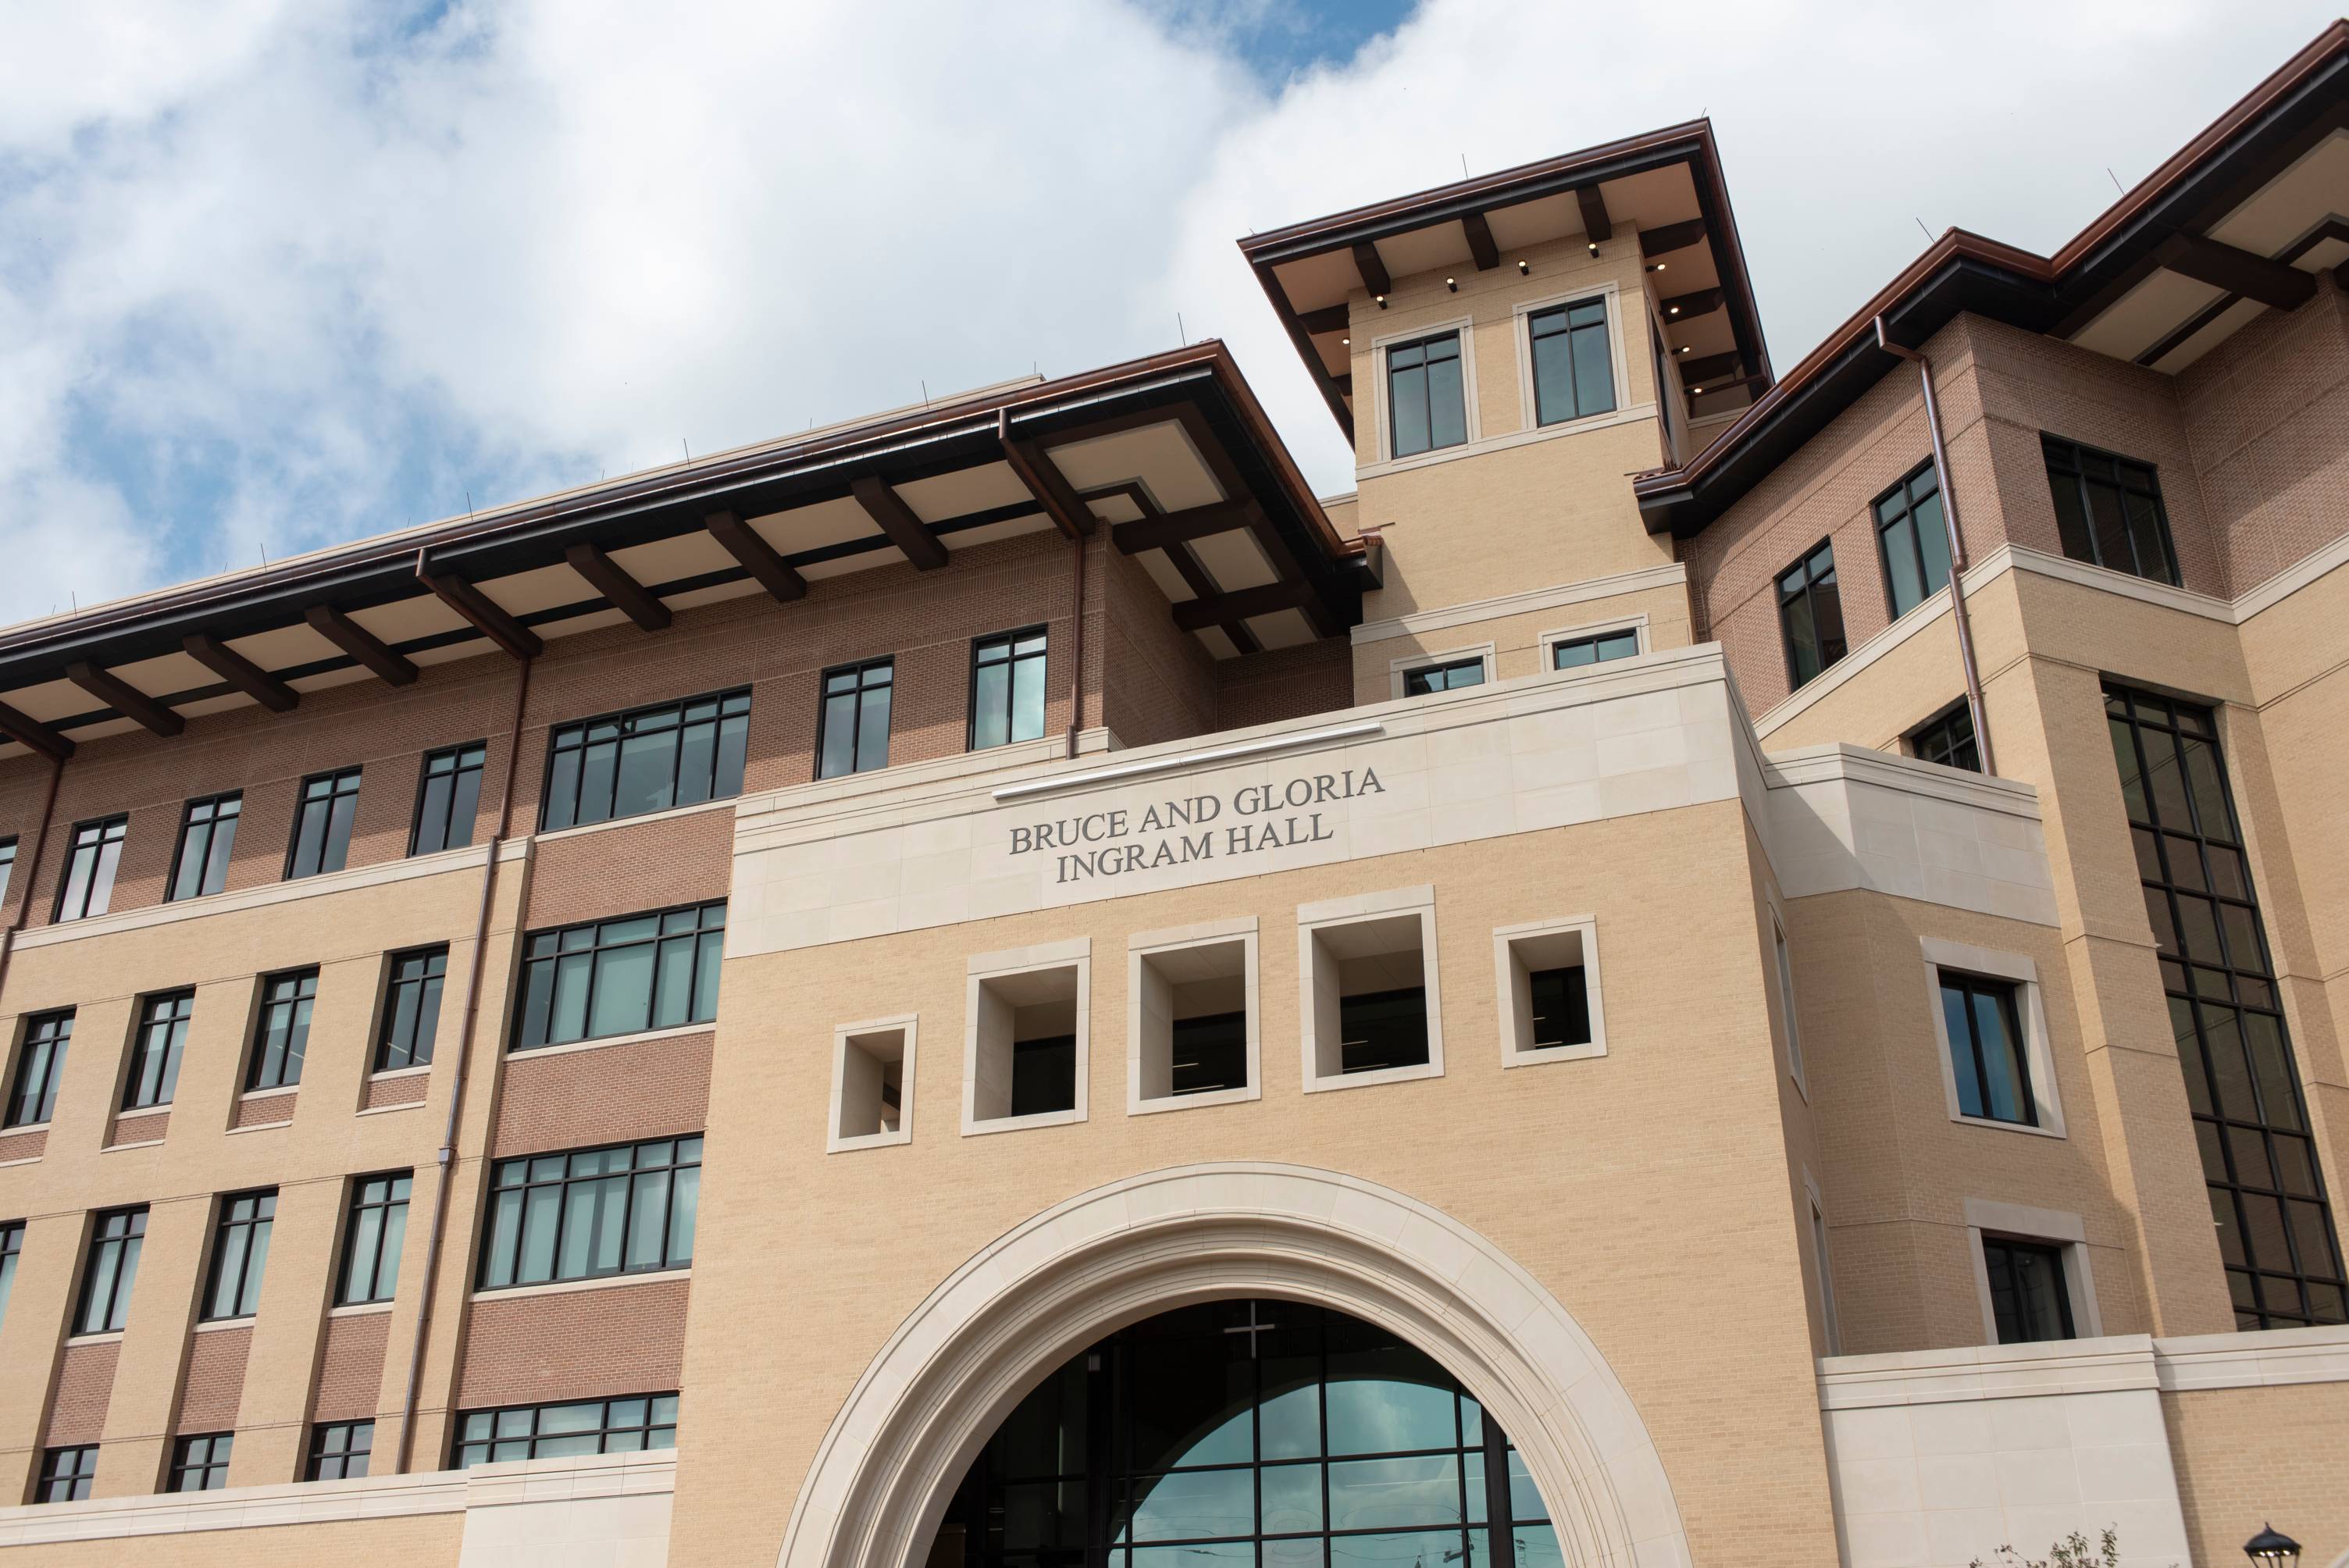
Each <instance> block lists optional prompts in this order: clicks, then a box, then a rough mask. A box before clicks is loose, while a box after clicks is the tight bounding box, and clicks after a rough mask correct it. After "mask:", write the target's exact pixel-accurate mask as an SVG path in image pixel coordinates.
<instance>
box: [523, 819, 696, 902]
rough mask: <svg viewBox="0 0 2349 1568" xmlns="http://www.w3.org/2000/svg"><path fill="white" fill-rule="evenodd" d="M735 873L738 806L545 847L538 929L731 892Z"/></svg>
mask: <svg viewBox="0 0 2349 1568" xmlns="http://www.w3.org/2000/svg"><path fill="white" fill-rule="evenodd" d="M733 874H734V813H733V812H731V811H730V810H722V809H721V810H710V811H697V812H693V813H690V814H688V815H687V816H682V817H671V818H667V819H666V820H661V821H655V822H633V823H624V824H620V825H616V826H614V827H611V828H606V829H604V830H599V831H596V832H593V833H584V834H581V835H579V836H577V837H575V838H555V839H550V840H548V841H544V842H543V843H541V844H540V845H539V846H538V859H537V863H536V865H535V866H533V869H532V872H531V882H530V910H529V913H528V914H527V915H526V916H525V917H524V923H525V924H526V925H527V926H529V927H530V928H531V929H532V930H540V929H543V928H544V927H546V926H550V925H568V924H570V923H573V922H574V921H581V920H605V919H609V918H610V917H612V916H614V915H621V914H634V913H638V912H640V911H643V910H648V909H661V908H665V907H667V905H670V904H677V903H700V902H702V901H704V900H707V899H714V898H724V897H725V896H726V890H727V887H728V884H729V883H730V882H731V881H732V879H733Z"/></svg>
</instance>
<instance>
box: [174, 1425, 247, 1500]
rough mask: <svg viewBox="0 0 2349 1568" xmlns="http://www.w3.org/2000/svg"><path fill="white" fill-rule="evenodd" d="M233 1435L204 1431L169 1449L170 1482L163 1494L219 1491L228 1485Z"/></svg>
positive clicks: (233, 1441) (234, 1435)
mask: <svg viewBox="0 0 2349 1568" xmlns="http://www.w3.org/2000/svg"><path fill="white" fill-rule="evenodd" d="M235 1442H236V1434H235V1433H233V1432H205V1433H202V1435H200V1436H197V1437H192V1438H181V1439H180V1440H179V1441H178V1442H177V1443H174V1444H173V1445H172V1446H171V1484H170V1485H168V1486H166V1487H165V1488H164V1489H163V1490H164V1491H220V1490H221V1489H222V1487H224V1486H226V1485H228V1456H229V1449H231V1448H232V1447H233V1445H234V1444H235Z"/></svg>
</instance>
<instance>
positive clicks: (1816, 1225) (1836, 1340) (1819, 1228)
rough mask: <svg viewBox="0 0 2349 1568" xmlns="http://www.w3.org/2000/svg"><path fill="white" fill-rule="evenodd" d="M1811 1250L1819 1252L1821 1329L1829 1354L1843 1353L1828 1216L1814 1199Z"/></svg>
mask: <svg viewBox="0 0 2349 1568" xmlns="http://www.w3.org/2000/svg"><path fill="white" fill-rule="evenodd" d="M1811 1251H1812V1252H1813V1253H1816V1254H1817V1257H1818V1264H1819V1329H1820V1333H1821V1336H1822V1337H1823V1338H1825V1339H1826V1346H1827V1354H1828V1355H1830V1356H1840V1355H1842V1354H1843V1327H1842V1326H1841V1325H1840V1324H1838V1323H1837V1321H1836V1302H1835V1269H1834V1267H1833V1266H1832V1265H1830V1264H1829V1263H1828V1262H1827V1217H1826V1213H1825V1212H1822V1211H1821V1210H1820V1208H1819V1205H1818V1202H1817V1201H1816V1199H1814V1200H1813V1201H1812V1202H1811Z"/></svg>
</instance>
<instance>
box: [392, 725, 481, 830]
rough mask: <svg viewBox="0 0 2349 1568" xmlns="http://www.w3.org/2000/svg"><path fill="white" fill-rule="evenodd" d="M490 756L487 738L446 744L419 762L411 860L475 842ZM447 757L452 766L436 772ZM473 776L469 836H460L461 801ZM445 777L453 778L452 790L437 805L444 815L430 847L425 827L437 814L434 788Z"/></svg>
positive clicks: (467, 823)
mask: <svg viewBox="0 0 2349 1568" xmlns="http://www.w3.org/2000/svg"><path fill="white" fill-rule="evenodd" d="M489 755H490V743H489V742H488V741H486V740H468V741H465V742H464V743H462V744H461V745H458V746H443V747H440V748H437V749H435V750H431V751H428V752H426V753H425V754H424V759H423V760H422V761H421V762H420V763H419V764H418V765H417V770H416V806H415V809H414V810H412V811H410V812H409V820H408V853H409V857H410V858H411V859H412V858H413V857H415V856H417V855H437V854H439V853H440V851H443V850H461V849H464V848H466V847H467V846H469V845H470V844H471V843H472V841H473V828H474V826H475V824H476V823H477V822H478V821H479V820H480V819H481V777H482V771H483V769H484V768H485V766H486V765H487V763H488V761H489ZM444 760H445V761H446V762H447V763H448V765H449V766H448V769H447V770H446V771H445V772H442V773H439V774H436V773H434V772H433V771H432V769H433V767H434V765H435V764H437V763H440V762H442V761H444ZM469 777H470V778H471V780H472V785H471V791H472V793H471V803H470V804H469V805H468V806H467V807H466V810H465V814H464V815H465V836H464V837H463V838H461V839H460V838H456V837H454V836H453V835H454V830H455V829H456V825H457V804H458V802H459V801H460V800H463V799H465V798H466V779H468V778H469ZM440 779H448V780H449V789H448V792H447V795H446V798H445V799H442V800H441V802H440V805H439V807H438V808H437V814H438V816H439V817H440V822H439V825H438V829H437V833H436V836H437V839H438V841H437V842H435V843H433V844H432V845H431V847H430V848H429V849H428V848H426V847H425V830H426V829H427V827H428V826H429V825H430V818H431V817H432V816H433V815H434V814H435V812H434V811H433V810H428V807H429V805H430V802H431V799H432V787H433V786H434V785H435V784H436V783H438V782H439V781H440Z"/></svg>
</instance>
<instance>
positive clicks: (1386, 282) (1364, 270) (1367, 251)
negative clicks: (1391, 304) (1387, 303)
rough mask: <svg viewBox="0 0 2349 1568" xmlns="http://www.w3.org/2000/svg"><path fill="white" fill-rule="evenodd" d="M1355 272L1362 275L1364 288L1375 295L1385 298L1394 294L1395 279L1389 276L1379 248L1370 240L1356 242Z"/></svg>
mask: <svg viewBox="0 0 2349 1568" xmlns="http://www.w3.org/2000/svg"><path fill="white" fill-rule="evenodd" d="M1354 270H1355V271H1357V272H1359V273H1361V274H1362V286H1363V287H1364V288H1366V289H1368V290H1370V291H1371V293H1372V294H1379V295H1381V296H1384V295H1386V294H1392V293H1394V279H1392V278H1391V277H1389V276H1387V264H1386V263H1385V262H1383V261H1381V260H1380V259H1379V248H1378V246H1376V245H1374V244H1372V243H1371V242H1370V241H1368V240H1358V241H1356V242H1354Z"/></svg>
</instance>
